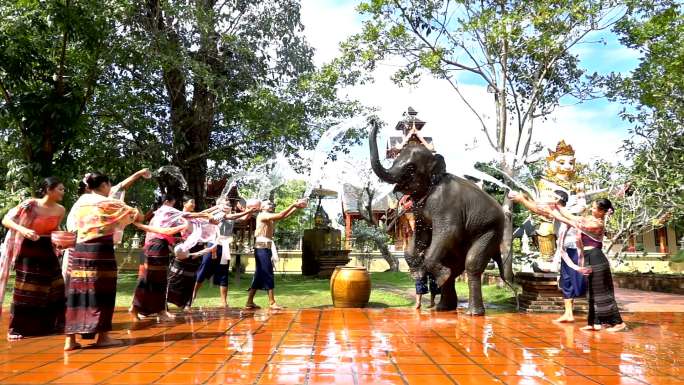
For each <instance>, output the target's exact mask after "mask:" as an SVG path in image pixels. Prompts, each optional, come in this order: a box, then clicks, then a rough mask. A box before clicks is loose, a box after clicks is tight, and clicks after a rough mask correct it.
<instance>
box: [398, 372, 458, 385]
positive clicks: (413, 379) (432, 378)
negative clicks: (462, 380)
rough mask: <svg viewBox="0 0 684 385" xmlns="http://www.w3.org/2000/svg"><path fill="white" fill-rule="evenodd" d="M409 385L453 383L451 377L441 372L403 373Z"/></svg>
mask: <svg viewBox="0 0 684 385" xmlns="http://www.w3.org/2000/svg"><path fill="white" fill-rule="evenodd" d="M404 379H406V382H408V384H409V385H436V384H440V385H441V384H445V385H446V384H453V383H454V382H453V381H452V379H451V378H449V376H447V375H443V374H422V375H404Z"/></svg>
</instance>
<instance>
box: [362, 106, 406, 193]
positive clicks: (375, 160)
mask: <svg viewBox="0 0 684 385" xmlns="http://www.w3.org/2000/svg"><path fill="white" fill-rule="evenodd" d="M369 124H370V125H371V127H372V130H371V133H370V138H369V147H370V157H371V167H372V168H373V172H375V175H377V176H378V178H380V180H382V181H383V182H386V183H397V181H398V180H399V178H398V177H396V176H394V175H392V173H390V172H389V171H388V170H387V169H386V168H384V167H382V164H381V163H380V157H379V156H378V141H377V135H378V129H379V128H380V122H379V121H378V120H377V119H370V120H369Z"/></svg>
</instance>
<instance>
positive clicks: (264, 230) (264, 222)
mask: <svg viewBox="0 0 684 385" xmlns="http://www.w3.org/2000/svg"><path fill="white" fill-rule="evenodd" d="M253 205H254V206H255V207H258V208H260V210H261V212H260V213H259V215H257V217H256V230H255V231H254V236H255V238H256V241H255V243H254V259H255V261H256V268H255V271H254V279H253V280H252V285H251V286H250V287H249V294H248V296H247V304H246V305H245V308H246V309H258V308H259V306H257V305H256V304H255V303H254V295H255V294H256V291H257V290H259V289H262V290H267V291H268V300H269V304H270V308H271V309H281V308H282V307H281V306H280V305H278V304H277V303H276V300H275V297H274V294H273V288H274V286H275V282H274V280H273V263H272V262H271V257H272V256H273V252H272V251H271V250H272V247H273V229H274V227H275V222H276V221H279V220H281V219H285V218H287V217H288V216H290V215H292V214H293V213H294V212H295V211H297V209H301V208H304V207H306V205H307V202H306V199H300V200H298V201H296V202H295V203H293V204H291V205H290V206H288V207H287V208H286V209H285V210H283V211H281V212H279V213H277V214H276V213H274V210H275V206H274V205H273V203H272V202H270V201H263V202H260V204H256V203H255V204H253ZM249 206H250V205H249V204H248V207H249Z"/></svg>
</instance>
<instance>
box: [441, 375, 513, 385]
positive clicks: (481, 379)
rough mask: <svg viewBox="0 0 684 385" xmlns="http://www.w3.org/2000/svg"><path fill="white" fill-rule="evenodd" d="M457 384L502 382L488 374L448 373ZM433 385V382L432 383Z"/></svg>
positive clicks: (469, 384)
mask: <svg viewBox="0 0 684 385" xmlns="http://www.w3.org/2000/svg"><path fill="white" fill-rule="evenodd" d="M449 377H451V378H452V379H453V380H454V381H456V383H457V384H458V385H501V384H503V382H502V381H501V380H499V379H497V378H496V377H492V376H490V375H472V374H450V375H449ZM433 385H435V384H433Z"/></svg>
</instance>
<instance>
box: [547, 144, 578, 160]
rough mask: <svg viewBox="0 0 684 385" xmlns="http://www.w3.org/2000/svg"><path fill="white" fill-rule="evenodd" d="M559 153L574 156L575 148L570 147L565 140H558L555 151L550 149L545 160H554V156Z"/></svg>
mask: <svg viewBox="0 0 684 385" xmlns="http://www.w3.org/2000/svg"><path fill="white" fill-rule="evenodd" d="M559 155H570V156H574V155H575V150H574V149H573V148H572V146H571V145H569V144H566V143H565V140H561V141H560V142H558V144H557V145H556V151H551V150H549V156H547V157H546V160H554V159H556V157H558V156H559Z"/></svg>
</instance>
